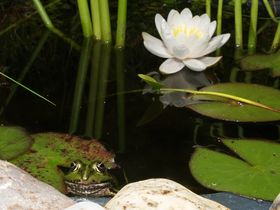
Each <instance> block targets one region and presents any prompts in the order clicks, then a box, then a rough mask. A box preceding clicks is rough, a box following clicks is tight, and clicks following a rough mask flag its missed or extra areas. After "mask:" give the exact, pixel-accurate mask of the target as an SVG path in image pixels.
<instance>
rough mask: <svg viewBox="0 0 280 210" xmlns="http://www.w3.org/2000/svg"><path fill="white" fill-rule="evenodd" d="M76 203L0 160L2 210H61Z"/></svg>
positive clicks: (0, 203)
mask: <svg viewBox="0 0 280 210" xmlns="http://www.w3.org/2000/svg"><path fill="white" fill-rule="evenodd" d="M74 203H75V202H74V201H73V200H71V199H70V198H68V197H66V196H65V195H63V194H62V193H60V192H58V191H57V190H56V189H54V188H53V187H51V186H49V185H47V184H45V183H43V182H41V181H38V180H37V179H35V178H34V177H32V176H31V175H29V174H28V173H26V172H25V171H23V170H21V169H20V168H18V167H16V166H15V165H13V164H11V163H9V162H7V161H2V160H0V209H1V210H37V209H38V210H56V209H57V210H61V209H64V208H66V207H68V206H71V205H73V204H74Z"/></svg>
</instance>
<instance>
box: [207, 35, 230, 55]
mask: <svg viewBox="0 0 280 210" xmlns="http://www.w3.org/2000/svg"><path fill="white" fill-rule="evenodd" d="M229 37H230V34H222V35H219V36H215V37H214V38H212V39H211V41H210V42H209V45H208V47H207V48H206V50H205V51H204V52H203V54H202V55H201V56H204V55H207V54H209V53H212V52H214V51H215V50H216V49H218V48H220V47H221V46H223V45H224V44H225V43H226V42H227V41H228V39H229Z"/></svg>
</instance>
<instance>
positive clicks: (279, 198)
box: [269, 194, 280, 210]
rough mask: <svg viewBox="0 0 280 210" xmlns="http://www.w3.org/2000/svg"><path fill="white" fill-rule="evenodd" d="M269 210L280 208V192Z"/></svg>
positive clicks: (279, 209)
mask: <svg viewBox="0 0 280 210" xmlns="http://www.w3.org/2000/svg"><path fill="white" fill-rule="evenodd" d="M269 210H280V194H278V196H277V197H276V198H275V200H274V201H273V203H272V205H271V207H270V208H269Z"/></svg>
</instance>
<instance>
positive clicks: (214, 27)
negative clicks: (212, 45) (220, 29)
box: [208, 21, 217, 37]
mask: <svg viewBox="0 0 280 210" xmlns="http://www.w3.org/2000/svg"><path fill="white" fill-rule="evenodd" d="M216 26H217V22H216V21H213V22H211V23H210V25H209V29H208V31H209V36H210V37H212V36H213V34H214V32H215V31H216Z"/></svg>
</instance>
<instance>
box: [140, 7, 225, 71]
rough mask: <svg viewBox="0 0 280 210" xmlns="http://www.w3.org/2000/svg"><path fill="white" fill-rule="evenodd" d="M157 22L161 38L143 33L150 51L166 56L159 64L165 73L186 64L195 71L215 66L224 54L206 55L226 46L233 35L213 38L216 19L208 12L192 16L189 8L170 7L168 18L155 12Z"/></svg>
mask: <svg viewBox="0 0 280 210" xmlns="http://www.w3.org/2000/svg"><path fill="white" fill-rule="evenodd" d="M155 24H156V28H157V30H158V32H159V35H160V37H161V39H162V41H161V40H159V39H157V38H155V37H153V36H151V35H150V34H148V33H146V32H143V33H142V36H143V39H144V46H145V47H146V49H147V50H148V51H150V52H151V53H152V54H154V55H157V56H159V57H162V58H167V60H166V61H164V62H163V63H162V64H161V66H160V67H159V70H160V71H161V72H162V73H164V74H172V73H175V72H178V71H180V70H181V69H183V67H184V66H186V67H188V68H189V69H191V70H193V71H203V70H205V69H206V68H207V67H209V66H212V65H214V64H215V63H217V62H218V61H219V60H220V59H221V57H220V56H219V57H209V56H206V55H207V54H209V53H212V52H214V51H215V50H216V49H218V48H220V47H221V46H223V45H224V44H225V43H226V42H227V41H228V39H229V37H230V34H228V33H227V34H222V35H218V36H215V37H213V38H212V36H213V34H214V32H215V29H216V21H212V22H210V18H209V16H208V15H207V14H203V15H201V16H194V17H193V15H192V12H191V11H190V10H189V9H188V8H185V9H184V10H183V11H182V12H181V13H179V12H178V11H176V10H171V11H170V12H169V15H168V18H167V21H166V20H165V19H164V18H163V17H162V16H161V15H160V14H156V16H155Z"/></svg>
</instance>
